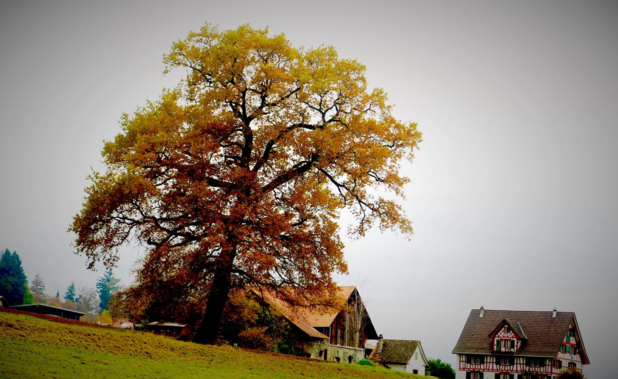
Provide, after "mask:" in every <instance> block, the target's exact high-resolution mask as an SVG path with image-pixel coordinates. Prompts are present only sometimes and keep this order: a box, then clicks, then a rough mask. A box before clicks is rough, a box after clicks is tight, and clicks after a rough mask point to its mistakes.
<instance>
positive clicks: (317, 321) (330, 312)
mask: <svg viewBox="0 0 618 379" xmlns="http://www.w3.org/2000/svg"><path fill="white" fill-rule="evenodd" d="M355 289H356V287H354V286H342V287H339V291H338V292H337V297H339V298H341V299H343V300H346V301H347V300H348V299H349V298H350V296H352V293H353V292H354V290H355ZM339 312H341V310H340V309H336V308H328V309H309V308H307V309H305V310H303V314H304V316H305V318H306V319H307V321H308V322H309V324H311V326H312V327H314V328H328V327H329V326H331V324H332V323H333V321H335V317H337V315H338V314H339Z"/></svg>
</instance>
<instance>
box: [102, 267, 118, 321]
mask: <svg viewBox="0 0 618 379" xmlns="http://www.w3.org/2000/svg"><path fill="white" fill-rule="evenodd" d="M119 281H120V279H118V278H116V277H114V274H113V273H112V270H107V271H105V275H103V276H102V277H100V278H99V280H98V281H97V292H98V293H99V299H100V300H101V302H100V303H99V306H100V308H101V310H102V311H103V310H106V309H108V308H107V303H109V300H110V299H111V298H112V296H113V295H114V294H115V293H116V292H118V290H119V289H120V286H119V285H118V282H119Z"/></svg>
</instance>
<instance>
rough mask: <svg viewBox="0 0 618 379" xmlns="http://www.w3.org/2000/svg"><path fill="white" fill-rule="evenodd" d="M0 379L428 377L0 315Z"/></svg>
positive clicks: (21, 316) (22, 316) (341, 378)
mask: <svg viewBox="0 0 618 379" xmlns="http://www.w3.org/2000/svg"><path fill="white" fill-rule="evenodd" d="M0 378H71V379H72V378H247V379H249V378H338V379H339V378H340V379H344V378H384V379H389V378H427V377H423V376H420V375H413V374H405V373H401V372H396V371H391V370H387V369H383V368H380V367H367V366H360V365H349V364H344V363H340V364H335V363H325V362H319V361H311V360H303V359H297V358H294V357H289V356H285V355H280V354H269V353H259V352H253V351H248V350H243V349H237V348H232V347H228V346H223V347H215V346H203V345H198V344H193V343H188V342H180V341H176V340H173V339H170V338H166V337H161V336H155V335H152V334H149V333H140V332H133V331H123V330H112V329H102V328H95V327H88V326H81V325H67V324H61V323H56V322H52V321H48V320H42V319H39V318H35V317H30V316H25V315H14V314H8V313H2V312H0Z"/></svg>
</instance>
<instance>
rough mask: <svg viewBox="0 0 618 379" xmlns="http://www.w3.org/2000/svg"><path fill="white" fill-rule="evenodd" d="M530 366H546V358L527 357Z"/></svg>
mask: <svg viewBox="0 0 618 379" xmlns="http://www.w3.org/2000/svg"><path fill="white" fill-rule="evenodd" d="M526 366H528V367H545V358H526Z"/></svg>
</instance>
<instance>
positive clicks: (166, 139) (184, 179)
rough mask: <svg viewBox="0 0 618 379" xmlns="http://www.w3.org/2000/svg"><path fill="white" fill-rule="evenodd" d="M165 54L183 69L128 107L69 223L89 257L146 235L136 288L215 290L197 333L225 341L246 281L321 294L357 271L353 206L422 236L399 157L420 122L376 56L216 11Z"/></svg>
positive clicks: (186, 294)
mask: <svg viewBox="0 0 618 379" xmlns="http://www.w3.org/2000/svg"><path fill="white" fill-rule="evenodd" d="M165 62H166V64H167V69H166V71H167V70H169V69H173V68H179V67H180V68H184V69H186V70H187V76H186V79H185V80H184V81H183V82H182V83H181V85H179V86H178V87H177V88H176V89H174V90H170V91H166V92H164V94H163V95H162V97H161V98H160V99H159V100H158V101H156V102H151V103H148V105H147V106H146V107H144V108H140V109H138V110H137V111H136V112H135V114H133V115H132V116H129V115H124V116H123V119H122V132H121V133H120V134H119V135H118V136H117V137H116V138H115V140H114V141H111V142H108V143H106V145H105V148H104V149H103V157H104V163H105V164H106V166H107V170H106V172H104V173H94V174H93V175H92V176H91V180H92V185H91V186H90V187H89V188H87V190H86V192H87V199H86V202H85V203H84V205H83V209H82V211H81V213H79V214H78V215H76V216H75V219H74V223H73V225H72V227H71V230H73V231H74V232H75V233H76V234H77V239H76V247H77V252H78V253H81V254H84V255H85V256H86V257H87V258H88V261H89V265H90V267H94V265H95V264H96V262H97V261H103V262H104V263H105V264H106V265H108V266H109V267H111V266H113V265H114V264H115V263H116V261H117V259H118V256H117V251H118V250H117V248H118V247H119V246H120V245H122V244H125V243H127V242H128V241H130V240H131V239H137V240H138V241H140V242H141V243H142V244H143V245H145V246H147V253H146V255H145V258H144V260H143V267H142V268H141V270H140V271H139V273H138V284H139V285H142V286H146V287H148V288H150V289H151V290H152V291H151V292H152V293H154V292H155V291H159V292H165V293H166V294H167V295H168V297H170V298H171V300H172V301H178V299H189V298H191V299H197V300H205V299H207V300H206V308H205V311H204V316H203V319H202V323H201V327H200V329H199V331H198V333H197V335H196V340H197V341H198V342H205V343H213V342H214V341H215V340H216V338H217V331H218V329H219V325H220V323H221V315H222V312H223V309H224V307H225V304H226V302H227V300H228V293H229V291H230V289H231V288H233V287H237V286H243V285H247V284H251V285H257V286H264V287H268V288H270V289H273V290H276V291H278V292H279V295H280V296H282V297H285V298H286V300H288V301H303V302H305V301H308V302H309V303H311V302H312V300H313V299H315V298H317V297H321V296H325V295H334V293H335V288H336V286H335V283H334V282H333V280H332V274H333V273H334V272H340V273H345V272H347V267H346V263H345V261H344V259H343V244H342V243H341V240H340V238H339V234H338V229H339V225H338V220H339V217H340V214H341V210H342V209H344V208H345V209H347V210H349V211H350V213H351V214H352V215H353V216H355V217H356V219H357V221H358V222H357V223H355V224H354V225H353V226H351V227H350V229H349V232H350V233H351V234H353V235H359V236H362V235H364V234H365V232H366V231H367V230H368V228H370V227H371V226H372V225H373V224H375V223H377V224H378V225H379V227H380V228H381V229H399V230H400V231H401V232H402V233H404V234H410V233H412V227H411V224H410V222H409V220H408V219H407V218H406V217H405V215H404V214H403V212H402V210H401V207H400V205H399V204H398V203H397V200H398V198H402V197H403V195H404V193H403V186H404V184H405V183H407V181H408V179H407V178H406V177H403V176H401V175H400V164H401V162H402V161H403V160H411V159H412V157H413V150H414V149H415V147H416V146H417V143H418V142H419V141H420V137H421V135H420V133H419V132H418V131H417V129H416V125H415V124H414V123H403V122H400V121H398V120H396V119H395V118H394V117H393V115H392V113H391V106H389V105H388V104H387V99H386V94H385V92H384V91H382V90H381V89H373V90H369V89H368V87H367V83H366V80H365V76H364V75H365V68H364V66H363V65H361V64H360V63H358V62H356V61H354V60H347V59H340V58H339V57H338V56H337V53H336V52H335V50H334V49H333V48H332V47H324V46H323V47H319V48H314V49H303V48H300V49H299V48H295V47H293V46H292V45H291V44H290V42H289V41H288V40H286V38H285V37H284V36H283V35H277V36H269V34H268V31H267V30H256V29H252V28H251V27H249V26H247V25H245V26H241V27H239V28H238V29H237V30H231V31H225V32H220V31H218V30H217V28H214V27H211V26H209V25H208V24H206V25H205V26H204V27H203V28H202V29H201V30H200V31H199V32H192V33H190V34H189V36H188V38H187V39H185V40H182V41H178V42H176V43H174V44H173V45H172V51H171V53H170V54H168V55H166V56H165ZM385 194H387V195H385ZM170 294H173V295H170ZM153 297H154V295H153Z"/></svg>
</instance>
